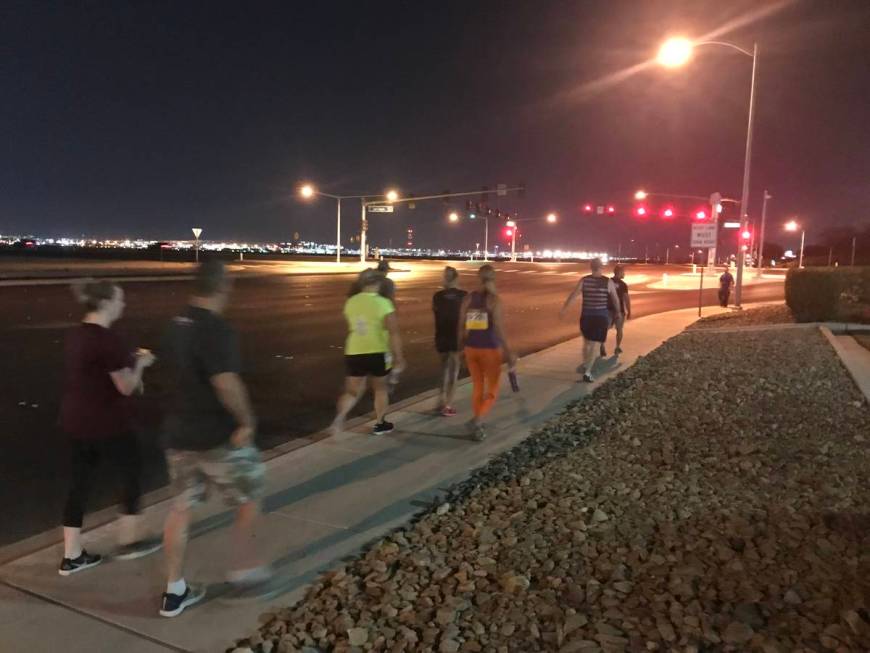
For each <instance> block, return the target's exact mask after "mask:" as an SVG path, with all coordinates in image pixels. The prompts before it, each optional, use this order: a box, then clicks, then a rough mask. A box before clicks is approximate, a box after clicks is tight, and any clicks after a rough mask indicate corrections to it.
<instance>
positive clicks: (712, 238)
mask: <svg viewBox="0 0 870 653" xmlns="http://www.w3.org/2000/svg"><path fill="white" fill-rule="evenodd" d="M716 228H717V225H716V223H710V224H708V223H697V224H693V225H692V243H691V247H716Z"/></svg>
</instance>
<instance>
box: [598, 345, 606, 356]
mask: <svg viewBox="0 0 870 653" xmlns="http://www.w3.org/2000/svg"><path fill="white" fill-rule="evenodd" d="M598 353H599V354H600V355H601V358H607V350H606V349H605V348H604V347H602V348H601V350H600V351H599V352H598Z"/></svg>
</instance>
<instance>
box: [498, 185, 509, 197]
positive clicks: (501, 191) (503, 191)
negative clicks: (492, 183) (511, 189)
mask: <svg viewBox="0 0 870 653" xmlns="http://www.w3.org/2000/svg"><path fill="white" fill-rule="evenodd" d="M505 195H507V184H499V185H498V196H499V197H504V196H505Z"/></svg>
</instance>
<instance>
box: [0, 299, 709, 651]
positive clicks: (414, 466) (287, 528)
mask: <svg viewBox="0 0 870 653" xmlns="http://www.w3.org/2000/svg"><path fill="white" fill-rule="evenodd" d="M715 310H718V309H711V308H708V309H706V310H705V313H706V314H707V315H710V314H713V313H714V312H715ZM696 318H697V309H687V310H681V311H673V312H670V313H663V314H659V315H653V316H649V317H644V318H640V319H637V320H633V321H631V322H629V324H628V325H627V328H626V343H625V347H624V349H625V353H624V354H623V355H622V356H620V358H619V360H617V359H616V358H608V359H605V360H603V361H599V363H598V364H597V365H596V371H595V373H596V377H597V378H598V382H597V383H596V384H593V385H591V386H590V385H587V384H582V383H578V382H577V380H578V374H577V373H576V371H575V368H576V366H577V364H578V362H579V360H580V343H579V340H578V339H575V340H572V341H569V342H566V343H563V344H561V345H557V346H556V347H552V348H550V349H547V350H545V351H542V352H539V353H537V354H533V355H531V356H527V357H526V358H524V359H523V360H522V361H521V362H520V365H519V370H518V376H519V382H520V386H521V391H520V392H519V393H518V394H512V393H511V392H510V388H509V386H507V384H505V385H506V387H504V388H503V389H502V394H501V398H500V400H499V402H498V403H497V405H496V407H495V409H494V410H493V413H492V415H491V417H490V419H489V423H488V432H489V434H490V435H489V438H488V439H487V440H486V441H484V442H482V443H476V442H473V441H471V440H469V439H468V438H467V436H466V434H465V433H466V432H465V428H464V423H465V421H466V419H467V416H468V415H469V414H470V408H469V405H470V390H471V387H470V385H469V384H468V383H465V384H463V385H462V386H461V387H460V388H459V391H458V393H457V395H458V401H457V408H458V410H459V412H460V415H461V417H458V418H453V419H445V418H442V417H435V416H433V415H432V414H431V411H432V409H433V408H434V401H435V400H434V399H432V398H431V397H430V398H423V399H418V400H416V401H408V402H404V404H402V406H401V407H400V408H399V410H397V411H396V412H393V413H391V419H392V420H393V421H394V422H395V423H396V426H397V430H396V431H395V432H394V433H393V434H390V435H388V436H384V437H380V438H375V437H372V436H370V435H368V431H369V428H370V426H371V422H366V423H359V424H357V426H356V427H355V428H354V429H353V430H352V431H349V432H347V433H345V434H343V435H341V436H337V437H332V436H330V437H326V438H323V439H320V440H318V441H317V442H315V443H314V444H311V445H309V446H306V447H303V448H300V449H296V450H294V451H292V452H290V453H287V454H284V455H281V456H277V457H275V458H273V459H271V460H270V461H269V462H268V463H267V465H268V489H267V493H266V499H265V500H264V519H263V523H262V528H261V531H260V538H261V541H262V548H263V551H264V553H265V555H266V557H267V559H269V560H271V561H274V565H275V567H276V569H277V571H278V573H279V574H280V577H281V579H282V581H283V582H284V593H283V594H282V595H281V596H279V597H277V598H276V599H275V600H274V601H272V602H271V603H250V604H242V605H240V604H237V603H234V604H229V603H225V602H223V601H222V600H221V591H222V590H223V589H224V588H223V586H222V583H221V581H222V577H223V569H224V562H225V560H226V557H227V553H228V552H227V546H228V542H229V537H228V532H227V530H226V528H225V527H226V526H227V525H228V524H229V523H230V522H231V519H232V515H231V513H229V512H227V511H226V510H225V509H224V508H223V506H222V505H220V504H219V503H218V502H217V501H212V502H210V503H209V504H207V505H206V506H204V507H203V508H201V509H200V511H199V513H198V515H197V517H198V521H197V523H196V525H195V526H194V527H193V529H192V532H191V542H190V546H189V548H188V557H187V560H188V564H187V569H186V577H187V578H188V580H190V581H194V582H207V583H209V596H208V597H207V598H206V600H205V602H203V603H202V604H200V605H198V606H196V607H195V608H192V609H190V611H189V612H187V613H185V614H183V615H182V616H180V617H178V618H175V619H164V618H161V617H159V616H157V609H158V603H159V598H160V594H161V592H162V591H163V589H164V574H163V558H162V555H160V554H158V555H154V556H151V557H149V558H145V559H142V560H138V561H134V562H111V561H108V562H106V563H104V564H103V565H101V566H100V567H97V568H95V569H93V570H89V571H86V572H82V573H81V574H78V575H76V576H72V577H69V578H63V577H60V576H59V575H58V574H57V571H56V569H57V565H58V563H59V561H60V557H61V553H62V547H61V545H54V546H51V547H48V548H45V549H42V550H40V551H37V552H35V553H32V554H30V555H27V556H25V557H22V558H19V559H17V560H13V561H11V562H9V563H7V564H5V565H3V566H2V567H0V580H2V585H0V650H2V651H7V650H8V651H18V650H27V651H56V650H63V651H109V650H112V651H114V650H119V651H120V650H123V651H125V652H126V653H140V652H142V653H145V652H148V653H150V652H156V651H221V650H224V648H225V647H227V646H229V645H230V644H231V643H232V642H233V641H234V640H235V639H237V638H239V637H242V636H244V635H246V634H247V632H248V631H249V630H250V629H252V628H254V627H255V626H256V623H257V617H258V615H259V614H261V613H262V612H264V611H265V610H267V609H268V607H269V605H288V604H290V603H292V602H294V601H296V600H298V599H299V598H301V597H302V596H303V594H304V591H305V588H306V585H307V584H308V583H310V582H311V580H312V579H314V578H316V576H317V575H318V574H319V573H320V572H322V571H324V570H325V569H328V568H330V567H332V566H335V565H336V564H338V563H339V561H340V560H341V559H342V558H344V557H346V556H349V555H351V554H353V553H355V552H356V551H358V550H359V549H360V547H362V546H363V545H365V544H366V543H368V542H370V541H372V540H375V539H377V538H379V537H381V536H383V535H384V534H385V533H387V532H388V531H390V530H391V529H393V528H395V527H398V526H400V525H402V524H403V523H405V522H407V521H408V519H409V518H411V517H412V516H413V515H414V514H415V513H416V512H418V511H419V510H420V509H421V507H424V506H426V505H428V504H431V503H433V502H435V501H438V499H439V496H440V495H441V493H442V490H443V489H444V488H447V487H448V486H449V485H451V484H452V483H454V482H456V481H459V480H461V479H463V478H465V477H466V476H467V475H468V474H469V473H470V472H471V471H472V470H473V469H475V468H477V467H479V466H481V465H483V464H484V463H486V461H487V460H488V459H489V458H491V457H492V456H494V455H495V454H497V453H499V452H501V451H504V450H506V449H508V448H510V447H511V446H513V445H515V444H516V443H518V442H519V441H521V440H522V439H524V438H525V437H527V436H528V435H529V433H530V432H531V431H533V430H534V429H535V428H537V427H538V426H540V425H541V424H542V423H543V422H545V421H546V420H547V419H549V418H550V417H552V416H554V415H556V414H557V413H558V412H560V411H561V410H562V409H563V408H564V407H565V406H566V405H567V404H568V403H570V402H571V401H573V400H575V399H578V398H580V397H582V396H584V395H586V394H588V393H589V392H590V391H591V390H592V389H593V388H594V387H596V386H597V385H599V384H600V383H601V382H603V381H605V380H607V379H608V378H609V377H612V376H613V375H615V374H618V373H619V372H620V371H622V370H624V369H626V368H628V367H629V366H630V365H632V364H633V363H634V362H635V360H637V358H638V356H643V355H646V354H648V353H649V352H650V351H652V350H653V349H655V348H656V347H657V346H659V345H660V344H661V343H662V341H664V340H666V339H668V338H670V337H672V336H674V335H677V334H678V333H680V332H681V331H682V330H683V329H684V328H685V327H686V326H687V325H688V324H690V323H691V322H693V321H694V320H695V319H696ZM608 346H609V348H611V349H612V346H613V343H612V335H611V341H610V342H609V343H608ZM166 508H167V504H166V502H164V503H160V504H157V505H155V506H153V507H151V508H150V509H149V510H148V511H147V519H148V521H149V523H150V524H152V525H153V528H154V530H155V531H156V530H159V528H160V525H161V524H162V521H163V518H164V515H165V513H166ZM114 528H115V526H114V524H110V525H106V526H102V527H99V528H96V529H94V530H92V531H90V532H88V533H87V534H86V536H85V540H86V544H87V547H88V548H89V549H90V550H92V551H94V552H103V551H109V550H111V548H112V545H113V543H114V541H115V530H114Z"/></svg>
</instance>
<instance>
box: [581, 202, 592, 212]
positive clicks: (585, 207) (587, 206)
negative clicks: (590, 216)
mask: <svg viewBox="0 0 870 653" xmlns="http://www.w3.org/2000/svg"><path fill="white" fill-rule="evenodd" d="M583 212H584V213H592V205H591V204H584V205H583Z"/></svg>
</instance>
